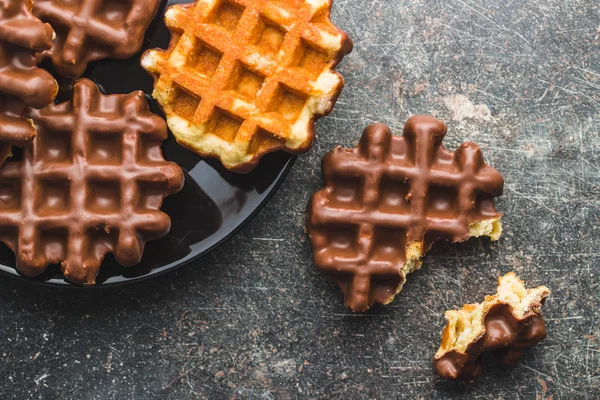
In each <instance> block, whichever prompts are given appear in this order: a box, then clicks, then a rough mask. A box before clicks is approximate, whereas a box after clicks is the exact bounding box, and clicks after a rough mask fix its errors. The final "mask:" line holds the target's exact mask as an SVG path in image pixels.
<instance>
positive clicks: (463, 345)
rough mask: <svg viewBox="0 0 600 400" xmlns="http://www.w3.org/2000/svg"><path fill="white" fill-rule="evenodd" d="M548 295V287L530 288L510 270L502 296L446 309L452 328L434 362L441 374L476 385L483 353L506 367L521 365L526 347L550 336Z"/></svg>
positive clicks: (502, 280) (500, 286) (503, 281)
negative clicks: (543, 311)
mask: <svg viewBox="0 0 600 400" xmlns="http://www.w3.org/2000/svg"><path fill="white" fill-rule="evenodd" d="M549 294H550V290H549V289H548V288H547V287H545V286H540V287H537V288H535V289H526V288H525V285H524V284H523V281H521V280H520V279H519V278H517V276H516V275H515V273H514V272H510V273H508V274H507V275H505V276H503V277H501V278H500V279H498V292H497V293H496V294H495V295H493V296H486V297H485V301H484V302H483V303H480V304H467V305H465V306H463V308H462V309H460V310H456V311H454V310H452V311H446V314H445V317H446V319H447V320H448V325H446V328H445V329H444V333H443V334H442V344H441V346H440V348H439V350H438V351H437V353H436V355H435V357H434V361H433V363H434V367H435V370H436V371H437V373H438V375H439V376H441V377H442V378H445V379H460V380H464V381H472V380H473V379H475V378H476V377H478V376H479V375H481V372H482V367H481V358H480V356H481V354H482V353H484V352H492V353H493V354H495V355H496V356H497V357H498V360H499V361H500V362H501V363H503V364H507V365H514V364H516V363H517V362H518V361H519V360H520V359H521V357H522V356H523V351H524V349H525V348H526V347H529V346H533V345H534V344H536V343H538V342H539V341H541V340H542V339H544V338H545V337H546V324H545V323H544V318H543V317H542V315H541V307H542V305H543V304H544V301H545V299H546V297H547V296H548V295H549Z"/></svg>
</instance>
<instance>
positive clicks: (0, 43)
mask: <svg viewBox="0 0 600 400" xmlns="http://www.w3.org/2000/svg"><path fill="white" fill-rule="evenodd" d="M31 5H32V2H31V1H23V0H3V1H2V2H1V3H0V142H1V143H2V144H4V145H7V144H8V145H15V146H23V145H26V144H27V143H28V142H29V141H31V140H32V139H33V137H34V136H35V128H34V127H33V126H32V124H31V123H30V121H28V120H27V119H26V118H25V117H24V116H23V113H24V111H25V109H26V108H27V107H28V106H29V107H35V108H41V107H44V106H46V105H48V104H50V103H51V102H52V101H53V100H54V98H55V97H56V93H57V91H58V87H57V84H56V81H55V80H54V78H53V77H52V75H50V74H49V73H48V72H46V71H44V70H43V69H41V68H38V67H37V61H38V60H37V56H36V54H37V53H38V52H41V51H44V50H47V49H49V48H51V47H52V36H53V34H54V33H53V31H52V28H51V27H50V25H48V24H44V23H42V22H41V21H40V20H39V19H37V18H35V17H34V16H33V14H31ZM3 148H5V146H3ZM2 153H3V154H2V155H4V153H5V151H2ZM3 159H4V157H3V156H2V157H0V160H3Z"/></svg>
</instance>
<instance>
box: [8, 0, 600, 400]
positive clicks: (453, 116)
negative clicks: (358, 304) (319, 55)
mask: <svg viewBox="0 0 600 400" xmlns="http://www.w3.org/2000/svg"><path fill="white" fill-rule="evenodd" d="M333 18H334V20H335V21H336V22H337V23H338V24H339V25H340V26H341V27H343V28H344V29H346V30H347V31H348V32H349V34H350V35H351V37H352V38H353V39H354V41H355V44H356V48H355V51H354V53H353V54H352V55H351V56H349V57H348V58H347V59H346V60H345V62H344V63H343V65H342V66H341V67H340V70H341V71H342V73H343V74H344V75H345V77H346V80H347V89H346V91H345V92H344V94H343V95H342V97H341V98H340V101H339V103H338V105H337V108H336V110H335V112H334V113H333V114H332V116H331V117H329V118H327V119H324V120H322V121H320V122H319V124H318V134H319V139H318V141H317V143H316V146H315V148H314V149H313V151H311V152H310V154H308V155H306V156H304V157H301V158H300V159H299V161H298V162H297V164H296V166H295V168H294V170H293V171H292V173H291V175H290V176H289V178H288V180H287V181H286V183H285V184H284V185H283V187H282V189H281V190H280V191H279V193H278V194H277V195H276V196H275V198H274V199H273V201H272V202H271V203H270V204H269V205H268V206H267V207H266V208H265V209H264V211H263V212H262V213H261V214H260V215H259V216H258V217H257V218H256V219H255V220H254V221H253V222H252V223H251V224H250V225H248V226H247V227H246V228H245V229H244V230H243V231H242V232H241V234H239V235H238V236H237V237H236V238H235V239H234V240H231V241H230V242H229V243H227V244H226V245H224V246H223V247H221V248H220V249H219V250H217V251H215V252H214V253H213V254H212V255H211V256H209V257H207V258H205V259H204V260H203V261H202V262H198V263H196V264H195V265H193V266H190V267H187V268H184V269H182V270H180V271H179V272H177V273H173V274H170V275H168V276H165V277H162V278H159V279H155V280H152V281H149V282H146V283H142V284H138V285H134V286H131V287H124V288H120V289H117V290H111V291H109V292H107V291H101V292H94V293H87V292H73V291H64V292H61V291H55V290H49V289H41V288H38V287H33V286H30V285H28V284H23V283H18V282H15V281H12V280H8V279H4V278H2V279H1V280H0V304H1V306H0V374H1V376H2V378H1V379H0V398H2V399H11V398H15V399H29V398H47V399H52V398H65V399H71V398H72V399H109V398H115V399H125V398H132V399H133V398H135V399H193V398H212V399H221V398H250V399H252V398H265V399H294V398H353V399H358V398H421V399H442V398H443V399H471V398H490V399H499V398H502V399H517V398H518V399H521V398H537V399H563V398H564V399H586V398H588V399H589V398H599V397H600V322H599V321H600V313H599V307H600V296H599V295H598V291H599V277H598V271H597V268H598V266H599V261H600V254H599V251H600V228H599V226H600V137H599V133H598V132H599V128H600V90H599V89H600V49H599V45H600V9H599V6H598V2H596V1H595V0H571V1H563V0H544V1H533V0H531V1H525V0H523V1H517V0H484V1H478V2H475V1H473V0H437V1H436V0H412V1H410V0H400V1H397V0H395V1H392V0H387V1H385V0H381V1H378V0H372V1H359V0H337V2H336V3H335V5H334V10H333ZM416 113H429V114H433V115H435V116H437V117H439V118H441V119H443V120H445V121H447V122H448V123H449V135H448V137H447V141H446V144H447V146H448V147H450V148H455V147H456V146H457V145H458V144H459V143H460V142H462V141H464V140H473V141H475V142H477V143H478V144H480V145H481V147H482V148H483V149H484V152H485V154H486V157H487V160H488V162H489V163H490V164H492V165H493V166H495V167H497V168H498V169H500V170H501V171H502V173H503V174H504V176H505V179H506V192H505V195H504V197H502V198H501V199H500V200H499V201H498V203H497V205H498V208H499V209H500V210H501V211H503V212H504V213H505V214H506V216H505V218H504V223H505V235H504V236H503V238H502V239H501V240H500V241H499V242H498V243H494V244H490V243H488V242H487V241H484V240H482V241H477V240H474V241H471V242H469V243H467V244H462V245H448V244H440V245H438V246H437V247H436V248H434V250H433V251H432V252H431V253H430V254H429V255H428V256H427V257H426V260H425V264H424V267H423V269H422V270H421V271H419V272H417V273H415V274H413V275H412V276H410V277H409V281H408V283H407V285H406V286H405V289H404V291H403V292H402V294H401V295H400V296H398V298H397V300H396V301H395V302H394V303H393V304H392V305H390V306H387V307H381V308H377V309H375V310H373V311H372V312H370V313H369V314H366V315H352V314H350V313H349V312H348V311H346V310H345V309H344V307H343V304H342V298H341V295H340V292H339V290H338V289H337V287H336V286H335V285H334V284H333V283H332V282H331V281H330V280H329V279H328V278H326V277H324V276H322V275H320V274H319V273H318V272H317V271H316V270H315V268H314V266H313V264H312V261H311V251H310V248H309V244H308V243H307V240H306V238H305V236H304V234H303V218H304V217H303V214H304V209H305V205H306V203H307V201H308V199H309V196H310V195H311V193H313V192H314V191H316V190H317V189H318V188H319V187H320V185H321V178H320V158H321V157H322V156H323V154H325V153H326V152H327V151H328V150H330V149H331V148H333V147H334V146H336V145H344V146H351V145H354V144H355V143H356V140H357V139H358V137H359V135H360V130H361V129H362V127H364V126H366V125H367V124H368V123H371V122H376V121H381V122H386V123H388V124H390V125H391V126H392V127H393V128H394V129H395V131H396V132H398V133H400V132H401V129H402V126H403V123H404V121H405V120H406V118H407V117H408V116H409V115H411V114H416ZM510 270H515V271H516V272H517V273H518V274H519V275H520V276H521V277H522V278H523V279H525V280H526V281H527V282H528V283H530V284H531V285H534V284H546V285H548V286H549V287H550V288H551V289H552V290H553V294H552V296H551V297H550V298H549V299H548V301H547V303H546V306H545V309H544V313H545V315H546V317H547V322H548V331H549V337H548V338H547V339H546V340H544V341H543V342H542V343H540V344H539V345H537V346H535V347H533V348H531V349H530V350H529V351H527V353H526V355H525V358H524V359H523V361H522V362H521V363H520V364H519V365H518V366H517V367H515V368H500V367H498V366H496V365H494V364H493V363H489V364H487V365H486V372H485V374H484V376H483V377H481V378H480V379H479V380H478V381H477V382H476V383H474V384H471V385H466V386H463V385H459V384H455V383H447V382H443V381H441V380H439V379H438V378H437V377H436V376H434V373H433V371H432V368H431V358H432V356H433V354H434V352H435V351H436V349H437V346H438V344H439V338H440V331H441V329H442V327H443V324H444V320H443V312H444V311H445V310H446V309H449V308H457V307H459V306H461V305H462V304H463V303H465V302H475V301H479V300H480V299H482V297H483V296H484V294H486V293H489V292H493V290H494V288H495V281H496V278H497V277H498V276H499V275H501V274H504V273H506V272H508V271H510Z"/></svg>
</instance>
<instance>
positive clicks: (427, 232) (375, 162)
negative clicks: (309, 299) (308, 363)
mask: <svg viewBox="0 0 600 400" xmlns="http://www.w3.org/2000/svg"><path fill="white" fill-rule="evenodd" d="M445 135H446V125H445V124H444V123H443V122H441V121H438V120H437V119H435V118H432V117H428V116H415V117H412V118H410V119H409V120H408V122H407V123H406V126H405V128H404V134H403V136H402V137H395V136H392V134H391V132H390V129H389V128H388V127H387V126H385V125H382V124H376V125H371V126H369V127H368V128H367V129H365V131H364V133H363V136H362V138H361V140H360V144H359V146H358V148H354V149H342V148H337V149H335V150H333V151H332V152H330V153H329V154H327V155H326V156H325V158H324V159H323V176H324V179H325V188H324V189H323V190H321V191H319V192H318V193H316V194H315V195H314V196H313V198H312V200H311V202H310V204H309V206H308V213H307V223H306V227H307V232H308V234H309V236H310V239H311V241H312V245H313V250H314V259H315V263H316V265H317V267H318V268H319V269H321V270H322V271H324V272H325V273H327V274H329V275H331V276H332V277H333V278H334V279H335V280H336V282H337V283H338V284H339V286H340V288H341V289H342V291H343V293H344V297H345V302H346V305H347V306H348V307H350V308H351V309H352V310H354V311H359V312H360V311H365V310H367V309H368V308H370V307H371V306H373V305H374V304H376V303H380V304H388V303H390V302H391V301H392V300H393V299H394V296H395V295H396V294H398V293H399V292H400V291H401V290H402V286H403V285H404V282H405V280H406V275H407V274H408V273H410V272H413V271H415V270H416V269H419V268H420V267H421V257H422V256H423V254H424V253H425V252H427V251H428V250H429V249H430V248H431V246H432V244H433V242H434V241H436V240H438V239H441V238H443V239H447V240H449V241H452V242H460V241H464V240H466V239H468V238H469V237H474V236H489V237H490V238H491V239H492V240H496V239H498V238H499V237H500V233H501V224H500V217H501V215H500V214H499V213H498V212H497V211H496V209H495V208H494V205H493V203H492V199H493V198H494V197H496V196H500V195H501V194H502V190H503V185H504V182H503V179H502V176H501V175H500V173H499V172H498V171H497V170H495V169H494V168H492V167H489V166H487V165H486V164H485V162H484V160H483V155H482V153H481V150H480V149H479V147H478V146H477V145H475V144H474V143H464V144H462V145H461V146H460V147H459V148H458V149H457V150H456V151H455V152H450V151H448V150H446V149H444V147H443V146H442V140H443V139H444V136H445Z"/></svg>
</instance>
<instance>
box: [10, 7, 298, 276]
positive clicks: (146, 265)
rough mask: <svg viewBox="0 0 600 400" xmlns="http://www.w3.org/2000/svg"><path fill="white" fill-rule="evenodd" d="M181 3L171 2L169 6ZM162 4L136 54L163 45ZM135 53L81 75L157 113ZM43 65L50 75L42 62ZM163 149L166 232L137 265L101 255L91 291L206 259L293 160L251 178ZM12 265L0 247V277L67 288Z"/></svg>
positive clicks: (63, 95)
mask: <svg viewBox="0 0 600 400" xmlns="http://www.w3.org/2000/svg"><path fill="white" fill-rule="evenodd" d="M183 2H185V1H173V0H171V1H169V2H168V4H169V5H171V4H175V3H183ZM166 5H167V4H166V2H164V3H163V5H162V7H161V9H160V10H159V11H158V15H157V17H156V19H155V21H154V22H153V24H152V25H151V26H150V28H149V29H148V33H147V34H146V41H145V43H144V49H143V50H142V52H143V51H145V50H146V49H149V48H154V47H160V48H167V46H168V44H169V32H168V31H167V29H166V27H165V25H164V22H163V15H164V11H165V7H166ZM142 52H140V54H138V56H136V57H134V58H132V59H130V60H126V61H116V60H105V61H101V62H97V63H94V64H91V65H90V67H89V68H88V70H87V71H86V74H85V77H87V78H89V79H91V80H93V81H94V82H96V83H97V84H98V85H99V86H100V88H101V90H102V91H103V92H104V93H105V94H115V93H130V92H132V91H135V90H143V91H144V92H145V93H146V97H147V98H148V101H149V102H150V105H151V108H152V110H153V111H154V112H155V113H157V114H160V115H163V114H162V113H161V112H160V109H159V108H158V105H157V103H156V102H155V101H154V100H153V99H152V98H151V96H150V93H152V78H151V77H149V76H148V75H147V74H146V72H145V71H144V70H143V69H142V68H141V67H140V65H139V59H140V55H141V54H142ZM43 67H45V68H47V69H49V70H51V71H52V68H51V66H49V65H43ZM52 72H53V71H52ZM54 75H55V76H56V74H54ZM59 83H60V93H59V97H58V99H57V101H59V102H63V101H66V100H69V99H70V90H71V88H72V84H71V83H70V82H68V81H61V82H59ZM163 151H164V154H165V158H166V159H168V160H170V161H175V162H177V163H178V164H179V165H180V166H181V167H182V168H183V170H184V171H185V172H186V180H185V187H184V188H183V190H182V191H181V192H179V193H178V194H176V195H174V196H171V197H168V198H167V199H166V200H165V203H164V206H163V208H162V210H163V211H165V212H166V213H167V214H169V216H170V217H171V221H172V227H171V232H170V233H169V235H168V236H167V237H165V238H163V239H161V240H157V241H154V242H149V243H148V244H147V245H146V250H145V252H144V258H143V260H142V262H141V263H140V264H139V265H137V266H135V267H132V268H124V267H121V266H119V265H118V264H117V263H116V262H115V261H114V259H113V258H112V256H109V257H107V258H106V259H105V261H104V263H103V264H102V268H101V270H100V274H99V275H98V279H97V286H96V287H105V286H109V285H115V284H123V283H130V282H135V281H139V280H142V279H146V278H149V277H152V276H156V275H159V274H162V273H165V272H167V271H171V270H173V269H175V268H177V267H180V266H182V265H184V264H186V263H189V262H190V261H192V260H195V259H197V258H199V257H201V256H203V255H205V254H207V253H208V252H210V251H211V250H212V249H214V248H215V247H216V246H218V245H219V244H221V243H223V242H224V241H226V240H227V239H228V238H230V237H231V236H232V235H234V234H235V233H236V232H237V230H239V229H240V228H241V227H242V226H243V225H244V224H245V223H246V222H248V221H249V220H250V219H251V218H252V217H253V216H254V215H255V214H256V213H257V212H258V211H259V210H260V209H261V208H262V207H263V206H264V205H265V204H266V203H267V201H268V200H269V198H270V197H271V195H272V194H273V193H274V192H275V190H276V189H277V188H278V186H279V185H280V184H281V182H282V181H283V179H284V178H285V176H286V175H287V172H288V171H289V170H290V168H291V167H292V165H293V162H294V157H292V156H290V155H288V154H285V153H281V152H279V153H274V154H270V155H268V156H266V157H264V158H263V160H262V161H261V162H260V164H259V166H258V167H257V168H256V169H255V170H254V171H253V172H251V173H250V174H247V175H236V174H233V173H231V172H228V171H227V170H225V169H224V168H223V167H222V166H221V165H220V163H219V162H217V161H214V160H205V159H202V158H200V157H199V156H197V155H195V154H193V153H191V152H189V151H188V150H185V149H183V148H181V147H180V146H179V145H178V144H177V143H176V142H175V139H173V138H172V137H170V138H169V140H168V141H167V142H165V144H164V146H163ZM14 266H15V257H14V255H13V253H12V251H10V250H9V249H8V248H7V247H6V246H4V245H2V244H0V273H2V274H8V275H11V276H15V277H19V278H20V279H25V280H27V281H30V282H43V283H47V284H51V285H61V286H65V285H68V286H71V287H74V285H70V284H69V283H68V282H67V281H65V280H64V279H63V277H62V274H61V273H60V267H59V266H51V267H50V268H48V270H47V271H46V272H44V274H42V276H40V277H39V278H38V279H35V280H32V279H29V278H25V277H22V276H21V275H19V274H18V272H17V271H16V270H15V267H14Z"/></svg>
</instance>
